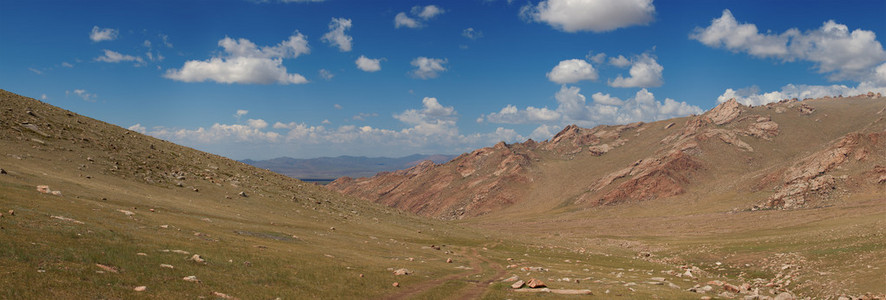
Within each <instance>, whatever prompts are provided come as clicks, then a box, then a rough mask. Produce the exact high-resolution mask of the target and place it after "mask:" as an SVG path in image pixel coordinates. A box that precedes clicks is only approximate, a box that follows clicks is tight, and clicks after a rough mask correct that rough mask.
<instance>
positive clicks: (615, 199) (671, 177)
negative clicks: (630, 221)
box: [582, 150, 702, 205]
mask: <svg viewBox="0 0 886 300" xmlns="http://www.w3.org/2000/svg"><path fill="white" fill-rule="evenodd" d="M701 168H702V166H701V163H699V162H698V161H696V160H695V159H693V158H692V157H691V156H689V155H688V154H686V153H685V152H683V151H680V150H675V151H672V152H670V153H669V154H667V155H665V156H662V157H659V158H655V159H644V160H640V161H637V162H635V163H634V164H633V165H632V166H630V167H628V168H625V169H621V170H619V171H616V172H613V173H611V174H609V175H607V176H605V177H604V178H602V179H601V180H600V181H598V182H597V184H595V186H594V187H593V188H592V191H591V193H588V194H585V195H584V196H583V197H582V200H583V201H589V200H590V202H592V203H594V204H598V205H607V204H614V203H619V202H624V201H628V200H641V201H642V200H650V199H656V198H663V197H670V196H675V195H679V194H682V193H684V192H685V189H684V185H686V184H687V183H689V181H690V179H691V178H692V176H693V175H694V174H695V173H696V172H697V171H698V170H700V169H701ZM625 177H628V179H627V180H626V181H624V182H622V183H621V184H619V185H618V186H617V187H615V188H612V189H610V190H609V191H608V192H606V193H605V194H603V195H602V196H599V197H596V195H597V193H596V192H597V191H600V190H602V189H603V188H605V187H607V186H609V185H611V184H612V183H613V182H614V181H616V180H617V179H621V178H625Z"/></svg>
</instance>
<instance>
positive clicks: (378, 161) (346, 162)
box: [241, 154, 455, 180]
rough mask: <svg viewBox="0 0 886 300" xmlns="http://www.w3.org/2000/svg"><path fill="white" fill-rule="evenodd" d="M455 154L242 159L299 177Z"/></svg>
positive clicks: (394, 166) (380, 168) (357, 173)
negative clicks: (392, 156)
mask: <svg viewBox="0 0 886 300" xmlns="http://www.w3.org/2000/svg"><path fill="white" fill-rule="evenodd" d="M454 157H455V155H444V154H435V155H424V154H413V155H410V156H404V157H397V158H390V157H365V156H338V157H319V158H310V159H298V158H291V157H278V158H273V159H268V160H251V159H245V160H241V162H243V163H246V164H249V165H253V166H256V167H259V168H262V169H268V170H271V171H273V172H277V173H280V174H283V175H286V176H289V177H293V178H299V179H329V180H332V179H336V178H339V177H343V176H348V177H368V176H373V175H375V174H376V173H378V172H385V171H396V170H400V169H407V168H411V167H413V166H415V165H417V164H419V163H420V162H422V161H426V160H428V161H432V162H435V163H444V162H447V161H449V160H450V159H452V158H454Z"/></svg>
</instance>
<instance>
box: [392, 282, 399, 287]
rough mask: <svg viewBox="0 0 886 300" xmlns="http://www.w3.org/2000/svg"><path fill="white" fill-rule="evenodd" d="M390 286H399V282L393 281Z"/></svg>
mask: <svg viewBox="0 0 886 300" xmlns="http://www.w3.org/2000/svg"><path fill="white" fill-rule="evenodd" d="M391 286H393V287H400V283H399V282H394V283H392V284H391Z"/></svg>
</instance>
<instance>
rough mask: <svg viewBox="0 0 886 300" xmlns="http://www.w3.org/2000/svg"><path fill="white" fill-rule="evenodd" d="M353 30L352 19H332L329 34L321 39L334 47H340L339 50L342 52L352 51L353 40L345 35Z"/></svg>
mask: <svg viewBox="0 0 886 300" xmlns="http://www.w3.org/2000/svg"><path fill="white" fill-rule="evenodd" d="M349 29H351V19H345V18H332V21H330V22H329V32H327V33H326V34H324V35H323V37H322V38H321V39H322V40H323V41H324V42H327V43H329V44H330V45H333V46H338V50H340V51H342V52H348V51H351V41H352V40H353V38H352V37H351V36H349V35H347V34H346V33H345V30H349Z"/></svg>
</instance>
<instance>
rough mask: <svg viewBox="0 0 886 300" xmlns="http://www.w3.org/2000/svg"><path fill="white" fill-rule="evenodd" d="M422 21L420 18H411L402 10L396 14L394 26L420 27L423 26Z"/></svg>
mask: <svg viewBox="0 0 886 300" xmlns="http://www.w3.org/2000/svg"><path fill="white" fill-rule="evenodd" d="M421 26H422V25H421V23H419V22H418V20H416V19H413V18H410V17H409V16H407V15H406V13H404V12H401V13H398V14H397V15H396V16H394V28H400V27H409V28H419V27H421Z"/></svg>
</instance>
